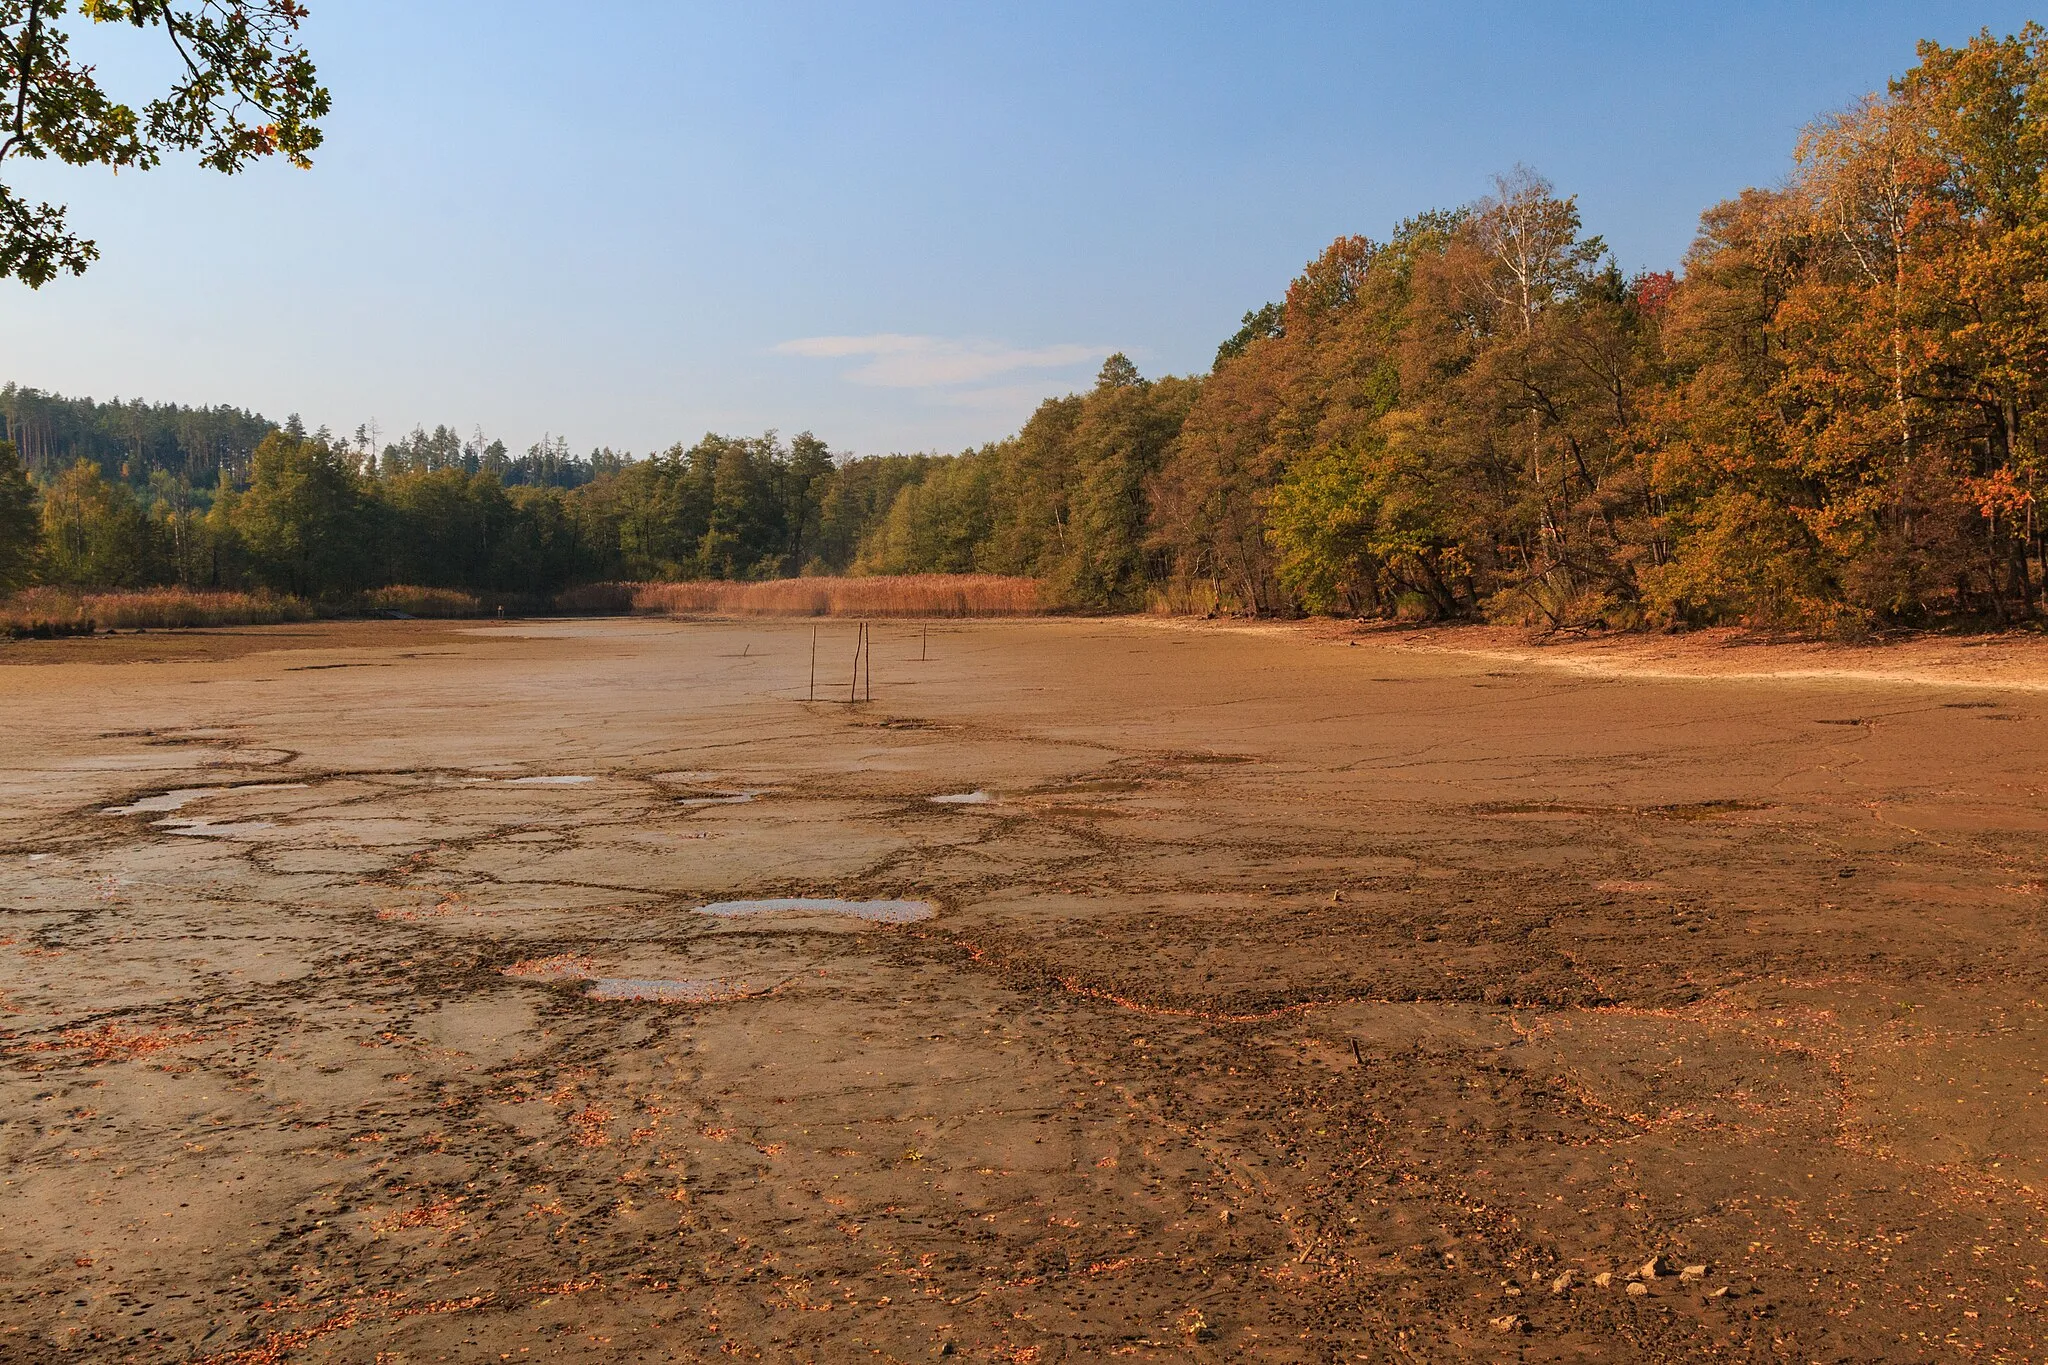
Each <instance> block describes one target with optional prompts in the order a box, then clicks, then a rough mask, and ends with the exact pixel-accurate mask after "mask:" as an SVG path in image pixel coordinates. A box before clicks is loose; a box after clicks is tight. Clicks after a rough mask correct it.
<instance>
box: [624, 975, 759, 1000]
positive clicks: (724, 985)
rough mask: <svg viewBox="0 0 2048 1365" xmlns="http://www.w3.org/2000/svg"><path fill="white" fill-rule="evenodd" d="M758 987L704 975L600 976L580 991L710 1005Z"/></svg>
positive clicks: (734, 998) (746, 993)
mask: <svg viewBox="0 0 2048 1365" xmlns="http://www.w3.org/2000/svg"><path fill="white" fill-rule="evenodd" d="M760 993H761V992H759V991H751V990H749V989H747V983H746V982H744V981H726V980H722V979H719V978H715V977H714V978H707V979H703V980H694V981H657V980H649V979H645V978H641V977H632V976H601V977H598V978H597V979H596V980H594V981H592V982H591V983H590V989H589V990H587V991H585V992H584V993H583V994H584V995H585V997H587V998H588V999H591V1000H655V1001H660V1002H662V1003H664V1004H671V1005H709V1004H714V1003H716V1002H717V1001H720V1000H744V999H746V998H747V997H748V996H749V995H759V994H760Z"/></svg>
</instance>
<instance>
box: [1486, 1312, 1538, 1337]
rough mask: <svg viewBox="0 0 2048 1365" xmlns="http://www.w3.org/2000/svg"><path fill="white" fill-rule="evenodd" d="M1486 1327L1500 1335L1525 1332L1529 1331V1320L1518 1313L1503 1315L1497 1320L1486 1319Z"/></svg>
mask: <svg viewBox="0 0 2048 1365" xmlns="http://www.w3.org/2000/svg"><path fill="white" fill-rule="evenodd" d="M1486 1325H1487V1326H1488V1327H1491V1328H1492V1329H1493V1330H1494V1331H1496V1332H1502V1333H1506V1332H1526V1331H1528V1330H1529V1320H1528V1319H1527V1318H1525V1317H1523V1316H1522V1315H1521V1314H1520V1313H1503V1314H1502V1315H1501V1316H1499V1317H1497V1318H1488V1319H1487V1320H1486Z"/></svg>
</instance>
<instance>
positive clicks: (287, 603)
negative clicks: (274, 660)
mask: <svg viewBox="0 0 2048 1365" xmlns="http://www.w3.org/2000/svg"><path fill="white" fill-rule="evenodd" d="M312 615H313V609H312V607H310V606H309V605H307V604H306V603H305V602H303V601H301V600H300V599H299V598H296V597H285V596H281V595H280V594H277V593H270V592H194V591H191V590H190V589H187V588H140V589H135V590H133V591H120V592H95V591H92V590H88V589H72V588H26V589H24V590H22V591H21V592H18V593H15V594H14V595H13V596H12V597H10V598H8V599H7V600H6V601H5V602H0V633H6V634H13V635H31V634H38V633H51V632H54V633H58V634H66V633H73V632H76V631H79V630H83V629H86V628H88V627H90V626H97V627H99V628H100V629H102V630H112V629H127V630H133V629H137V628H143V629H164V630H169V629H174V628H178V627H187V626H241V625H268V624H271V623H273V622H278V621H304V620H307V619H309V618H310V617H311V616H312Z"/></svg>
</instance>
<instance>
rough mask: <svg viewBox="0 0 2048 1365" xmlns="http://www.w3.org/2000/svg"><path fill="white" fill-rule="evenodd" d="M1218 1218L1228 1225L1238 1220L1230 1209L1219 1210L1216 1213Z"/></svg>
mask: <svg viewBox="0 0 2048 1365" xmlns="http://www.w3.org/2000/svg"><path fill="white" fill-rule="evenodd" d="M1216 1216H1217V1217H1218V1218H1220V1219H1222V1220H1223V1221H1224V1222H1226V1223H1230V1222H1235V1221H1236V1220H1237V1215H1236V1214H1234V1213H1232V1212H1231V1211H1230V1210H1229V1209H1218V1210H1217V1211H1216Z"/></svg>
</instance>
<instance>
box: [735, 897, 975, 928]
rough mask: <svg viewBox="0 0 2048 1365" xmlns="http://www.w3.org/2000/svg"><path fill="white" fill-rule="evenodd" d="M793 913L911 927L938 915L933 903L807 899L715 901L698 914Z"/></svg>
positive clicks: (824, 898) (826, 898) (825, 898)
mask: <svg viewBox="0 0 2048 1365" xmlns="http://www.w3.org/2000/svg"><path fill="white" fill-rule="evenodd" d="M791 911H794V912H797V913H802V914H813V915H850V916H852V917H853V918H854V919H864V920H871V921H873V922H875V923H877V924H909V923H911V922H913V921H915V920H921V919H930V918H931V917H932V916H933V915H935V914H937V913H938V911H937V910H936V909H934V908H933V906H932V904H931V902H930V901H849V900H840V899H838V898H836V897H816V898H813V897H805V896H795V897H785V898H781V899H776V900H759V901H714V902H712V903H711V904H710V905H700V906H698V907H697V913H698V914H700V915H717V916H718V917H720V918H721V919H737V918H739V917H740V916H743V915H773V914H778V913H787V912H791Z"/></svg>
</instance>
